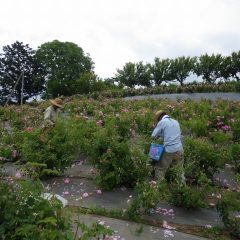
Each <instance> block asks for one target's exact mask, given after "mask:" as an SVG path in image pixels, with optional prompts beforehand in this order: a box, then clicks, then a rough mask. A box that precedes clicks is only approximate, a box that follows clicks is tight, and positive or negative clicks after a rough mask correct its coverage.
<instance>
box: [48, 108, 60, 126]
mask: <svg viewBox="0 0 240 240" xmlns="http://www.w3.org/2000/svg"><path fill="white" fill-rule="evenodd" d="M60 112H61V111H60V110H59V108H56V109H55V108H54V107H53V106H49V107H48V108H47V109H46V110H45V112H44V122H45V123H47V124H50V125H54V123H55V122H56V119H57V117H58V116H59V114H60Z"/></svg>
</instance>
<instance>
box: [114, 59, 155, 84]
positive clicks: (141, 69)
mask: <svg viewBox="0 0 240 240" xmlns="http://www.w3.org/2000/svg"><path fill="white" fill-rule="evenodd" d="M115 80H116V81H117V82H118V83H119V84H120V85H123V86H127V87H130V88H132V87H134V86H136V85H141V86H151V83H150V71H149V66H148V65H144V64H143V63H142V62H139V63H131V62H128V63H126V64H125V65H124V66H123V69H122V70H120V69H118V70H117V74H116V76H115Z"/></svg>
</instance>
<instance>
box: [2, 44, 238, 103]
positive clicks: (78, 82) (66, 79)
mask: <svg viewBox="0 0 240 240" xmlns="http://www.w3.org/2000/svg"><path fill="white" fill-rule="evenodd" d="M192 74H195V75H196V76H198V77H201V78H202V80H203V81H205V82H208V83H215V82H216V81H217V80H218V79H220V80H224V81H228V80H236V81H240V51H238V52H233V53H232V54H231V55H230V56H222V55H221V54H216V55H214V54H212V55H208V54H204V55H201V56H200V57H185V56H182V57H178V58H175V59H169V58H167V59H161V58H158V57H156V58H155V59H154V63H153V64H150V63H146V64H144V63H143V62H142V61H141V62H137V63H133V62H128V63H126V64H125V65H124V66H123V68H122V69H117V72H116V74H115V76H114V77H112V78H109V79H101V78H100V77H98V76H97V75H96V74H95V72H94V62H93V60H92V59H91V57H90V55H89V54H86V53H85V52H84V51H83V49H82V48H81V47H79V46H78V45H77V44H75V43H72V42H60V41H58V40H54V41H52V42H46V43H44V44H42V45H40V46H39V47H38V48H37V50H34V49H32V48H31V47H30V46H29V45H28V44H23V43H22V42H18V41H16V42H15V43H13V44H12V45H7V46H4V47H3V51H2V53H1V54H0V90H1V93H0V103H1V104H3V103H6V102H7V101H10V102H12V103H14V102H15V103H18V104H20V103H22V102H23V103H24V102H26V101H27V100H29V99H30V98H32V97H35V96H41V97H43V98H52V97H57V96H60V95H63V96H70V95H74V94H87V93H90V92H94V91H101V90H106V89H109V88H123V87H130V88H133V87H136V86H144V87H151V86H156V85H157V86H159V85H161V84H162V83H166V82H178V83H179V84H181V85H183V84H184V83H185V82H186V79H187V78H188V77H189V76H190V75H192ZM116 83H117V84H116Z"/></svg>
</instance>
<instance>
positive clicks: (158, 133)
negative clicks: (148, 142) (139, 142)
mask: <svg viewBox="0 0 240 240" xmlns="http://www.w3.org/2000/svg"><path fill="white" fill-rule="evenodd" d="M162 125H163V124H162V123H161V121H160V122H159V123H158V124H157V126H156V127H155V128H154V130H153V132H152V135H151V137H152V138H163V126H162Z"/></svg>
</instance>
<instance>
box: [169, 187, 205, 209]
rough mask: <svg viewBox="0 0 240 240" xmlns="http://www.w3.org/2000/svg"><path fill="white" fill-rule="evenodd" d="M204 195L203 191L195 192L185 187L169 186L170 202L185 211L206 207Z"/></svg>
mask: <svg viewBox="0 0 240 240" xmlns="http://www.w3.org/2000/svg"><path fill="white" fill-rule="evenodd" d="M205 197H206V193H204V191H203V189H201V190H200V189H198V190H196V189H195V188H191V187H190V186H187V185H178V184H173V185H172V186H171V198H170V201H171V202H172V203H173V204H174V205H175V206H179V207H184V208H187V209H195V208H202V207H205V206H206V203H205Z"/></svg>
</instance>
